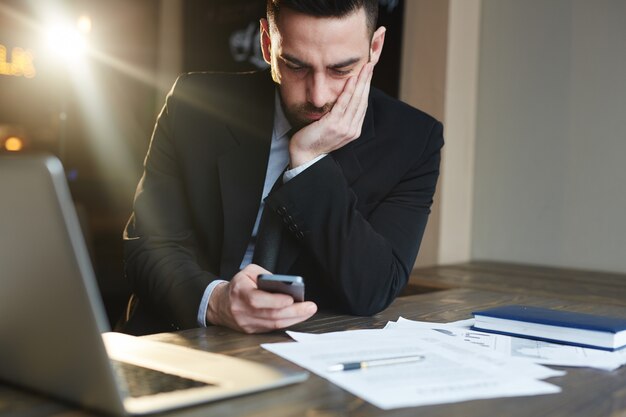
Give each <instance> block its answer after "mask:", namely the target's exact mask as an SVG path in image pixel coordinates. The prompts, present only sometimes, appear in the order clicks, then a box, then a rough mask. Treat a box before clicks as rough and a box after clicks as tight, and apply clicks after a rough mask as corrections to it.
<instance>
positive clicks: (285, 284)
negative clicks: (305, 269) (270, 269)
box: [257, 274, 304, 302]
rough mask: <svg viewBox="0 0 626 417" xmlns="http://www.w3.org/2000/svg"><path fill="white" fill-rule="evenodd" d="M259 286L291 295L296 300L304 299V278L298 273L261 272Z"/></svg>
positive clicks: (264, 289) (265, 289)
mask: <svg viewBox="0 0 626 417" xmlns="http://www.w3.org/2000/svg"><path fill="white" fill-rule="evenodd" d="M257 286H258V287H259V289H260V290H263V291H267V292H279V293H282V294H287V295H290V296H292V297H293V300H294V301H296V302H302V301H304V280H303V279H302V277H299V276H297V275H279V274H275V275H273V274H261V275H259V277H258V279H257Z"/></svg>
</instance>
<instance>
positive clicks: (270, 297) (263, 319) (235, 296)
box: [207, 264, 317, 333]
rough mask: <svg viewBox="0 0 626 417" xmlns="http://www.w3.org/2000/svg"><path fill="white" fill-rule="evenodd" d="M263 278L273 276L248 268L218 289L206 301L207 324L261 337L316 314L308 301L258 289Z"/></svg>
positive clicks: (264, 271)
mask: <svg viewBox="0 0 626 417" xmlns="http://www.w3.org/2000/svg"><path fill="white" fill-rule="evenodd" d="M263 274H267V275H269V276H270V277H271V276H272V275H271V274H270V272H269V271H267V270H265V269H263V268H261V267H260V266H258V265H255V264H250V265H248V266H247V267H245V268H244V269H242V270H241V271H239V272H238V273H237V274H236V275H235V276H234V277H233V279H232V280H231V281H230V282H228V283H224V284H220V285H218V286H217V287H216V288H215V290H214V291H213V294H211V299H210V300H209V309H208V311H207V321H208V322H209V323H212V324H216V325H220V326H226V327H230V328H231V329H235V330H238V331H241V332H244V333H263V332H269V331H272V330H277V329H283V328H285V327H289V326H291V325H294V324H296V323H300V322H302V321H304V320H306V319H308V318H309V317H311V316H312V315H313V314H315V312H316V311H317V305H315V303H313V302H311V301H304V302H295V301H294V298H293V297H292V296H291V295H287V294H281V293H271V292H267V291H263V290H262V289H260V288H259V287H258V281H259V280H258V276H259V275H263ZM283 284H284V283H283ZM263 285H266V284H263ZM293 288H295V287H293ZM302 294H304V286H302Z"/></svg>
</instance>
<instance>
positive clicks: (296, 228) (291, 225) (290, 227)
mask: <svg viewBox="0 0 626 417" xmlns="http://www.w3.org/2000/svg"><path fill="white" fill-rule="evenodd" d="M289 230H291V231H292V232H294V233H295V232H297V231H298V226H296V225H295V224H290V225H289Z"/></svg>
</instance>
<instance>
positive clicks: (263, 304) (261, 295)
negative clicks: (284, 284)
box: [248, 289, 294, 309]
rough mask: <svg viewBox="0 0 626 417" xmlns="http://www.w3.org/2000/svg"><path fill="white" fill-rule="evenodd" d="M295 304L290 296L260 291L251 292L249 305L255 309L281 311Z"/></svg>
mask: <svg viewBox="0 0 626 417" xmlns="http://www.w3.org/2000/svg"><path fill="white" fill-rule="evenodd" d="M293 303H294V301H293V298H292V297H291V296H290V295H287V294H280V293H271V292H267V291H263V290H258V289H255V290H252V291H250V293H249V296H248V304H249V305H250V306H251V307H252V308H254V309H281V308H285V307H288V306H290V305H292V304H293Z"/></svg>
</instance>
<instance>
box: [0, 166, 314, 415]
mask: <svg viewBox="0 0 626 417" xmlns="http://www.w3.org/2000/svg"><path fill="white" fill-rule="evenodd" d="M108 330H109V328H108V322H107V319H106V315H105V312H104V308H103V305H102V301H101V298H100V294H99V292H98V287H97V283H96V281H95V277H94V273H93V269H92V266H91V263H90V259H89V255H88V252H87V249H86V246H85V243H84V240H83V237H82V234H81V230H80V226H79V222H78V219H77V216H76V212H75V209H74V205H73V203H72V200H71V197H70V193H69V189H68V186H67V183H66V181H65V174H64V170H63V167H62V165H61V163H60V161H59V160H58V159H56V158H55V157H47V156H20V157H0V335H2V342H1V343H0V380H2V381H4V382H8V383H10V384H12V385H17V386H21V387H25V388H28V389H31V390H35V391H38V392H42V393H46V394H49V395H52V396H54V397H57V398H59V399H62V400H65V401H69V402H72V403H75V404H79V405H81V406H83V407H86V408H90V409H93V410H97V411H101V412H105V413H108V414H112V415H127V414H146V413H154V412H159V411H164V410H168V409H173V408H177V407H183V406H189V405H193V404H199V403H203V402H209V401H214V400H220V399H224V398H228V397H233V396H237V395H242V394H247V393H252V392H257V391H261V390H265V389H270V388H275V387H279V386H283V385H287V384H291V383H296V382H300V381H303V380H305V379H306V378H307V376H308V373H307V372H306V371H302V370H299V369H282V368H277V367H271V366H268V365H266V364H261V363H256V362H252V361H248V360H243V359H239V358H234V357H229V356H226V355H221V354H215V353H209V352H204V351H200V350H194V349H190V348H186V347H182V346H177V345H174V344H168V343H162V342H156V341H151V340H148V339H146V338H140V337H134V336H129V335H125V334H121V333H113V332H108ZM133 381H135V382H133ZM136 381H140V382H141V383H145V382H147V381H155V384H154V385H156V387H155V386H142V385H137V384H136Z"/></svg>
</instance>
